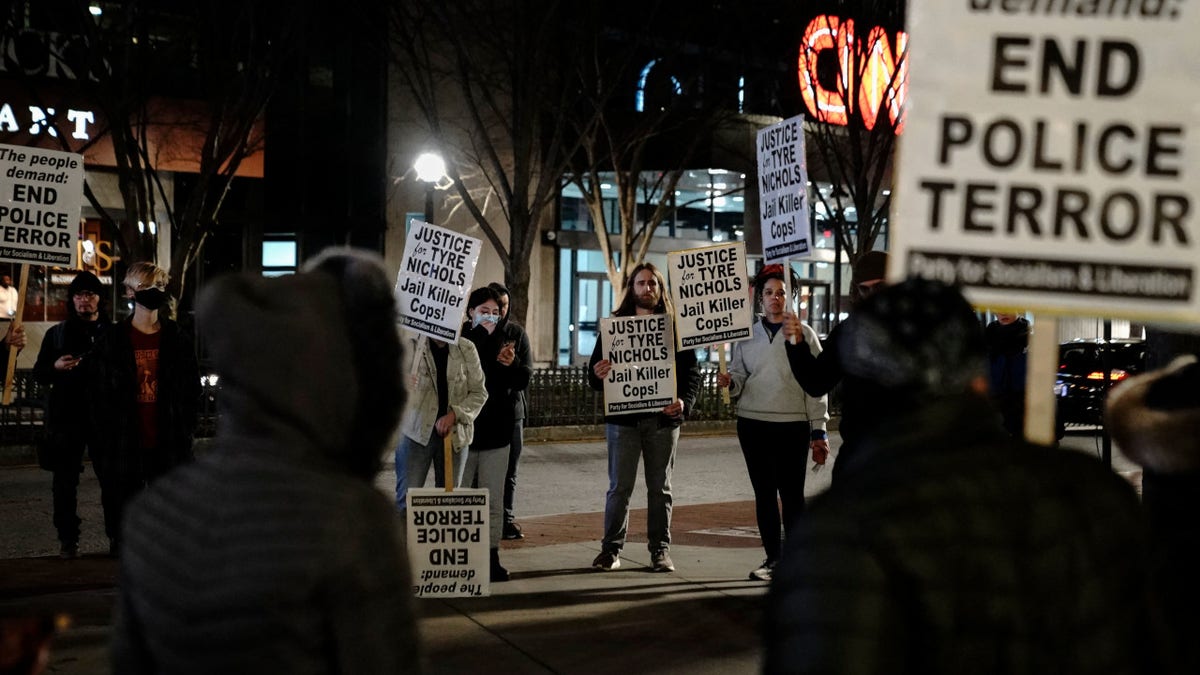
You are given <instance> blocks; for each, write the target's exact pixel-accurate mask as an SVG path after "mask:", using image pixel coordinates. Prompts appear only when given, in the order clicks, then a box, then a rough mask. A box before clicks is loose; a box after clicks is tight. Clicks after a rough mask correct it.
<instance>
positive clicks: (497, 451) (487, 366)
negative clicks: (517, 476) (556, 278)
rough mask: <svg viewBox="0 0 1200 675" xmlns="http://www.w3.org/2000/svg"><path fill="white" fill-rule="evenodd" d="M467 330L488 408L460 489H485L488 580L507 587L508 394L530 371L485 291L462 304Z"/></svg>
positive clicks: (494, 296)
mask: <svg viewBox="0 0 1200 675" xmlns="http://www.w3.org/2000/svg"><path fill="white" fill-rule="evenodd" d="M467 318H468V319H469V325H466V326H463V335H464V336H466V338H467V339H468V340H470V341H471V343H472V344H474V345H475V349H476V351H478V352H479V363H480V365H481V366H482V367H483V380H484V387H485V388H486V389H487V402H486V403H484V404H483V409H482V410H480V411H479V416H478V417H476V418H475V438H474V440H473V441H472V442H471V453H470V454H469V455H468V456H467V463H466V464H467V465H466V475H465V476H463V484H464V485H470V486H472V487H476V488H487V491H488V495H489V496H488V511H489V514H490V517H491V528H490V530H489V540H488V543H489V544H490V546H491V552H492V557H491V580H492V581H493V582H496V581H508V570H506V569H505V568H504V566H503V565H501V564H500V536H501V530H502V523H503V513H504V482H505V481H504V479H505V476H506V475H507V473H508V452H509V449H510V447H511V445H512V430H513V406H512V392H513V391H514V390H520V389H524V388H525V387H527V386H529V378H530V376H532V375H533V368H532V367H530V365H529V364H528V363H521V362H518V361H517V360H516V358H515V355H514V353H513V349H512V345H511V344H508V342H507V341H506V339H505V337H506V334H505V333H504V332H503V331H500V330H497V327H498V326H499V324H500V295H499V293H497V292H496V290H495V289H493V288H490V287H488V286H483V287H480V288H476V289H475V290H474V291H471V295H470V296H469V297H468V298H467Z"/></svg>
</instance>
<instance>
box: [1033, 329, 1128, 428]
mask: <svg viewBox="0 0 1200 675" xmlns="http://www.w3.org/2000/svg"><path fill="white" fill-rule="evenodd" d="M1106 345H1107V346H1108V348H1109V353H1110V354H1111V366H1112V372H1111V374H1110V375H1109V379H1110V382H1111V383H1112V384H1116V383H1117V382H1120V381H1121V380H1124V379H1125V378H1127V377H1130V376H1131V375H1136V374H1138V373H1140V372H1142V371H1144V370H1145V369H1146V344H1145V341H1144V340H1141V339H1133V338H1118V339H1113V340H1110V341H1108V342H1107V343H1106V342H1105V341H1104V340H1103V339H1096V340H1072V341H1071V342H1064V343H1062V344H1061V345H1059V348H1058V377H1057V379H1056V381H1055V384H1054V394H1055V396H1056V397H1057V399H1058V424H1059V428H1060V429H1061V428H1062V427H1063V426H1064V425H1067V424H1089V425H1099V424H1103V422H1104V396H1105V394H1106V388H1105V386H1104V360H1103V353H1102V351H1101V350H1102V349H1104V347H1105V346H1106Z"/></svg>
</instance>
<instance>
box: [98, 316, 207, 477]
mask: <svg viewBox="0 0 1200 675" xmlns="http://www.w3.org/2000/svg"><path fill="white" fill-rule="evenodd" d="M159 323H160V325H161V329H160V331H159V336H160V338H159V347H158V393H157V400H158V402H157V406H158V445H159V447H158V452H157V453H155V455H154V456H153V457H143V453H142V448H141V447H140V445H141V441H140V435H141V434H140V430H139V426H138V424H139V423H138V413H137V391H138V378H137V364H136V363H135V362H134V356H133V342H132V341H131V339H130V333H129V332H130V331H131V330H133V327H132V318H127V319H125V320H124V321H122V322H120V323H118V324H116V325H114V326H112V327H111V328H110V329H109V330H108V331H107V332H106V333H105V336H104V339H102V340H100V341H99V342H98V343H97V344H96V350H95V351H96V357H95V358H94V359H90V361H89V360H85V361H84V363H85V365H86V366H87V368H88V380H89V383H90V384H91V391H92V393H93V394H94V395H93V396H92V398H91V400H90V404H91V405H90V410H91V414H90V419H91V423H92V427H93V429H95V431H96V442H97V444H99V445H100V446H101V448H102V452H103V453H104V456H105V463H106V465H107V469H106V470H107V471H111V472H116V473H117V474H119V475H121V476H128V477H135V476H137V477H141V478H143V479H147V480H148V479H151V478H154V477H156V476H158V475H161V474H162V473H165V472H166V471H167V470H169V469H171V468H172V467H175V466H178V465H180V464H182V463H184V462H187V461H189V460H191V459H192V456H193V455H192V436H193V434H194V433H195V431H196V422H197V416H198V414H199V405H200V368H199V366H198V365H197V364H196V353H195V350H194V348H193V346H192V339H191V337H190V336H189V335H187V334H186V333H184V331H183V329H182V328H180V326H179V324H177V323H175V322H174V321H172V320H171V319H168V318H166V317H162V316H160V317H159Z"/></svg>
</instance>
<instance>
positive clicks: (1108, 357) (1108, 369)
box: [1100, 319, 1113, 469]
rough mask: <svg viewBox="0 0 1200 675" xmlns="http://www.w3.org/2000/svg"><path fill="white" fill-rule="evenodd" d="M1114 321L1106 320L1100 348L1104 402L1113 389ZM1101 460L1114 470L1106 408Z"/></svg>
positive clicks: (1101, 411) (1103, 421) (1102, 421)
mask: <svg viewBox="0 0 1200 675" xmlns="http://www.w3.org/2000/svg"><path fill="white" fill-rule="evenodd" d="M1112 361H1113V360H1112V319H1105V320H1104V344H1103V345H1102V346H1101V347H1100V364H1101V366H1102V368H1101V369H1102V370H1103V371H1104V401H1107V400H1108V390H1109V389H1110V388H1111V387H1112V370H1113V364H1112ZM1100 415H1101V417H1100V423H1101V427H1100V434H1101V437H1100V460H1101V461H1103V462H1104V466H1107V467H1108V468H1110V469H1111V468H1112V436H1110V435H1109V433H1108V419H1107V418H1106V417H1104V408H1101V409H1100Z"/></svg>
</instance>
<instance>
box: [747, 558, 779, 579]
mask: <svg viewBox="0 0 1200 675" xmlns="http://www.w3.org/2000/svg"><path fill="white" fill-rule="evenodd" d="M774 571H775V561H774V560H771V559H770V558H767V559H766V560H764V561H762V564H761V565H759V566H758V567H757V568H755V569H754V571H752V572H751V573H750V578H751V579H753V580H755V581H770V580H771V574H772V573H773V572H774Z"/></svg>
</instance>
